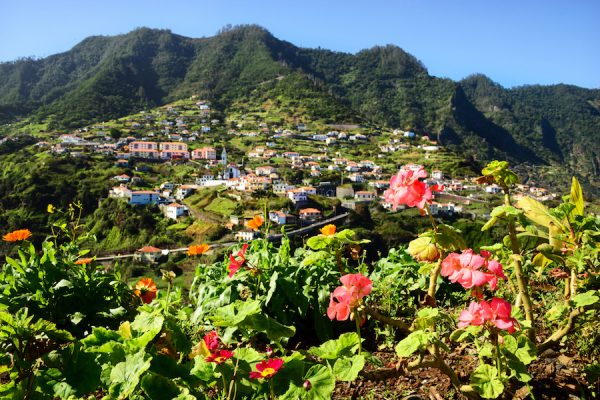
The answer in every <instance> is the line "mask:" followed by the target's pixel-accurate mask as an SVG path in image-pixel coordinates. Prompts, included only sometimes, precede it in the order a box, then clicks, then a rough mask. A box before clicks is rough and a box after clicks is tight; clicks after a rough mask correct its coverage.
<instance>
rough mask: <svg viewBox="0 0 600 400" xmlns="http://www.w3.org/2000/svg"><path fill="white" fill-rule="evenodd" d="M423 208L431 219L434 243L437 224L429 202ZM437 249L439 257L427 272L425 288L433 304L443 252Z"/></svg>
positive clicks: (434, 242)
mask: <svg viewBox="0 0 600 400" xmlns="http://www.w3.org/2000/svg"><path fill="white" fill-rule="evenodd" d="M425 210H426V211H427V215H428V216H429V220H430V221H431V226H432V227H433V231H434V235H433V239H432V241H433V244H434V245H436V239H437V233H438V226H437V223H436V222H435V219H434V218H433V215H431V208H430V207H429V204H427V203H425ZM436 246H437V245H436ZM438 249H439V247H438ZM439 250H440V258H439V260H438V263H437V265H436V266H435V268H434V269H432V270H431V273H430V274H429V288H428V289H427V295H428V296H429V297H431V298H432V299H433V302H434V304H435V292H436V290H437V280H438V278H439V276H440V272H441V271H442V260H443V259H444V252H443V251H442V250H441V249H439Z"/></svg>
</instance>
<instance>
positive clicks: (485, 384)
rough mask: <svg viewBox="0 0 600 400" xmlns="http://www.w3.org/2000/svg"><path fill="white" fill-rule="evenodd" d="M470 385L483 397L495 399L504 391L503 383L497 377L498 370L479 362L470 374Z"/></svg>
mask: <svg viewBox="0 0 600 400" xmlns="http://www.w3.org/2000/svg"><path fill="white" fill-rule="evenodd" d="M471 386H473V388H474V389H475V390H476V391H477V393H479V394H480V395H481V397H483V398H484V399H495V398H496V397H498V396H500V395H501V394H502V392H503V391H504V384H503V383H502V381H501V380H500V379H499V378H498V370H497V369H496V368H495V367H492V366H491V365H488V364H480V365H479V367H477V369H476V370H475V371H473V373H472V374H471Z"/></svg>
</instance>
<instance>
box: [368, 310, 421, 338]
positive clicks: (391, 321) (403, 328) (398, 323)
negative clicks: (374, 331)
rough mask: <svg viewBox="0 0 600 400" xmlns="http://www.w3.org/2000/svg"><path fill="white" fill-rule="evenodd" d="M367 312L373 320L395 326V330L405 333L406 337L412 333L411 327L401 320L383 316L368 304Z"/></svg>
mask: <svg viewBox="0 0 600 400" xmlns="http://www.w3.org/2000/svg"><path fill="white" fill-rule="evenodd" d="M365 311H366V312H367V314H369V315H370V316H371V317H372V318H373V319H376V320H377V321H379V322H383V323H384V324H388V325H390V326H393V327H394V328H397V329H398V330H399V331H400V332H402V333H404V334H405V335H408V334H409V333H410V330H409V325H408V324H407V323H406V322H404V321H402V320H400V319H397V318H390V317H387V316H385V315H383V314H381V313H380V312H379V311H377V310H375V309H373V308H371V307H369V306H367V305H366V304H365Z"/></svg>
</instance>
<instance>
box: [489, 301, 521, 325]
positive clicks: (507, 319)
mask: <svg viewBox="0 0 600 400" xmlns="http://www.w3.org/2000/svg"><path fill="white" fill-rule="evenodd" d="M490 309H491V312H492V315H491V317H490V322H492V323H493V324H494V325H496V327H497V328H498V329H503V330H506V331H508V333H513V332H514V331H515V324H517V320H516V319H514V318H511V316H510V314H511V312H512V306H511V304H510V303H509V302H508V301H506V300H504V299H499V298H497V297H494V298H493V299H492V301H491V303H490Z"/></svg>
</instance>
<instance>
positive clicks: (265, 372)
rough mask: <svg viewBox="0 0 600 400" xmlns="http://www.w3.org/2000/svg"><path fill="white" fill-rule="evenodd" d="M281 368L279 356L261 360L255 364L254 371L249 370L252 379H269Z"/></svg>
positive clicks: (281, 362) (281, 363)
mask: <svg viewBox="0 0 600 400" xmlns="http://www.w3.org/2000/svg"><path fill="white" fill-rule="evenodd" d="M281 368H283V360H282V359H281V358H269V359H268V360H267V361H265V360H262V361H261V362H260V363H258V364H256V371H252V372H250V378H252V379H269V378H271V377H272V376H273V375H275V374H276V373H277V371H279V370H280V369H281Z"/></svg>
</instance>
